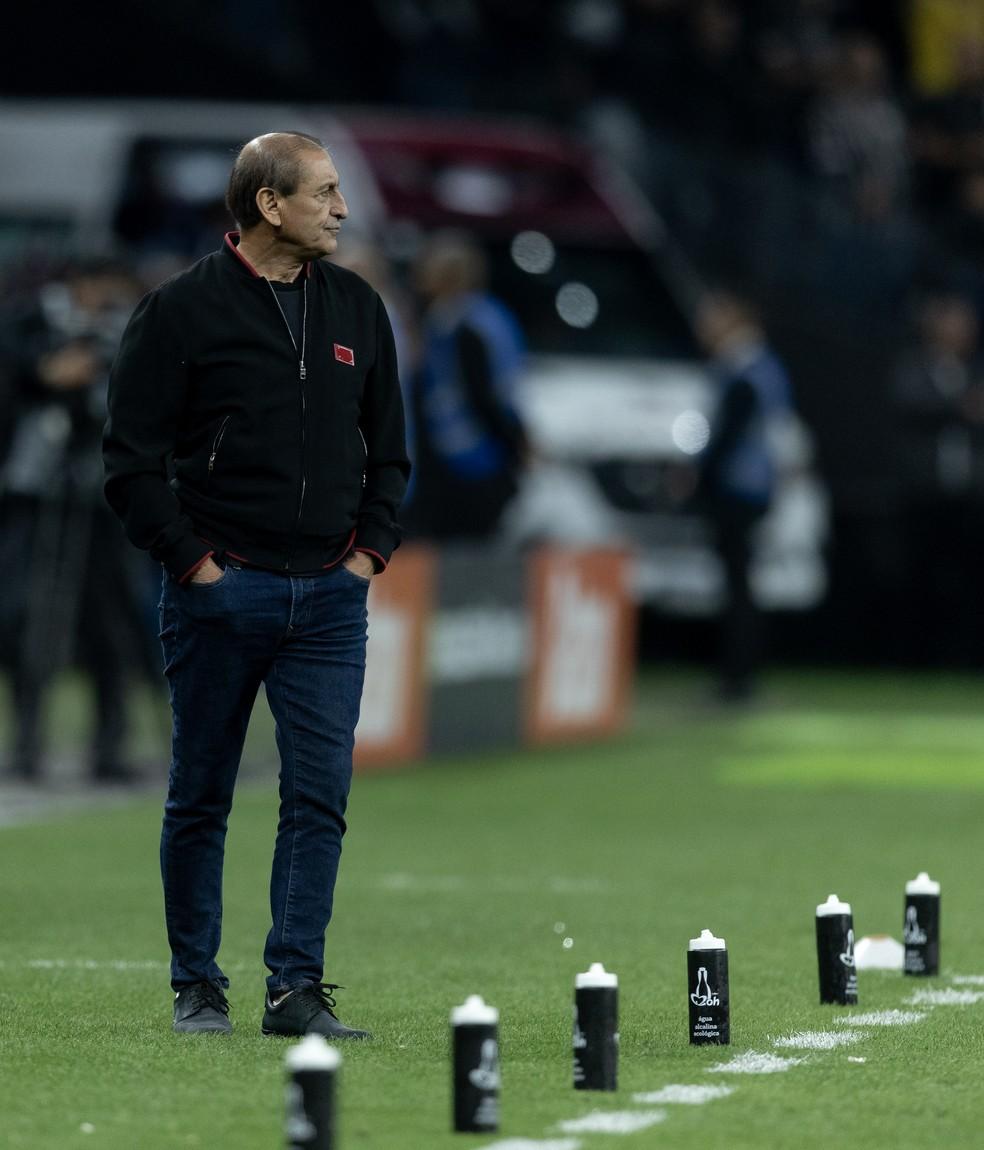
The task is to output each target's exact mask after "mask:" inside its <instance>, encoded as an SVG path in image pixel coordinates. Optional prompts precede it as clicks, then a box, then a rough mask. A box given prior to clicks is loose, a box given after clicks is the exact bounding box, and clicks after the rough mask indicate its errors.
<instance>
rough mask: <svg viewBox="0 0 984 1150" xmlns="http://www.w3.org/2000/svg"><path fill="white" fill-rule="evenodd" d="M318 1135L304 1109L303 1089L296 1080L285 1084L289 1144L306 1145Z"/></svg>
mask: <svg viewBox="0 0 984 1150" xmlns="http://www.w3.org/2000/svg"><path fill="white" fill-rule="evenodd" d="M317 1136H318V1131H317V1128H316V1127H315V1125H314V1123H313V1122H312V1121H311V1119H310V1118H309V1117H308V1116H307V1113H306V1111H305V1109H304V1091H303V1090H302V1089H301V1087H300V1086H298V1085H297V1083H296V1082H291V1083H289V1084H288V1086H287V1138H288V1140H289V1141H290V1144H291V1146H307V1145H308V1144H309V1143H311V1142H313V1141H314V1139H315V1138H317Z"/></svg>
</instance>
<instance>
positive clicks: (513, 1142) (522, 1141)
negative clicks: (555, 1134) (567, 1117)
mask: <svg viewBox="0 0 984 1150" xmlns="http://www.w3.org/2000/svg"><path fill="white" fill-rule="evenodd" d="M582 1145H583V1143H582V1142H581V1141H580V1139H578V1138H546V1139H542V1138H507V1139H506V1140H505V1141H504V1142H490V1143H489V1144H488V1146H482V1147H480V1150H581V1146H582Z"/></svg>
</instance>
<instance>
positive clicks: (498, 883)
mask: <svg viewBox="0 0 984 1150" xmlns="http://www.w3.org/2000/svg"><path fill="white" fill-rule="evenodd" d="M351 885H355V886H368V887H370V888H371V889H376V890H382V891H386V892H387V893H389V894H456V893H474V892H475V891H492V892H493V893H495V892H498V893H500V894H522V893H525V892H527V891H546V892H548V893H549V894H605V893H607V892H608V891H610V890H611V889H612V884H611V883H610V882H608V881H606V880H605V879H600V878H598V877H597V876H596V875H552V876H551V877H549V878H546V879H535V880H527V879H524V878H519V877H515V878H512V877H507V876H501V875H494V874H493V875H488V876H487V877H485V876H483V877H481V878H476V877H475V876H466V875H460V874H430V875H423V874H413V873H412V872H410V871H393V872H391V873H389V874H383V875H379V876H378V877H377V878H374V879H370V880H368V881H367V882H360V881H358V880H356V882H354V883H353V884H351Z"/></svg>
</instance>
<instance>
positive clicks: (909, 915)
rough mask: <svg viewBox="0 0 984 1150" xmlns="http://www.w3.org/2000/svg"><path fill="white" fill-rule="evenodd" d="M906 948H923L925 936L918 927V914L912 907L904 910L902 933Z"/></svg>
mask: <svg viewBox="0 0 984 1150" xmlns="http://www.w3.org/2000/svg"><path fill="white" fill-rule="evenodd" d="M902 937H903V938H904V939H905V942H906V945H907V946H925V945H926V942H927V935H926V932H925V931H924V930H923V928H922V927H921V926H920V925H919V914H918V911H917V910H916V908H915V907H914V906H907V907H906V908H905V930H904V931H903V933H902Z"/></svg>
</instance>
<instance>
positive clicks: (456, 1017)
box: [451, 994, 499, 1026]
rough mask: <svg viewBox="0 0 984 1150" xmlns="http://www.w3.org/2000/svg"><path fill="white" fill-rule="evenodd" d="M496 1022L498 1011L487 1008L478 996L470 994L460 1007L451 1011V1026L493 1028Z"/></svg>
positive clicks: (483, 1000)
mask: <svg viewBox="0 0 984 1150" xmlns="http://www.w3.org/2000/svg"><path fill="white" fill-rule="evenodd" d="M498 1021H499V1012H498V1010H496V1008H495V1007H494V1006H489V1004H488V1003H487V1002H486V1001H485V999H484V998H482V996H481V995H480V994H470V995H469V996H468V997H467V998H466V999H465V1001H464V1002H463V1003H462V1004H461V1006H456V1007H455V1008H454V1010H452V1011H451V1025H452V1026H494V1025H495V1024H496V1023H497V1022H498Z"/></svg>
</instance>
